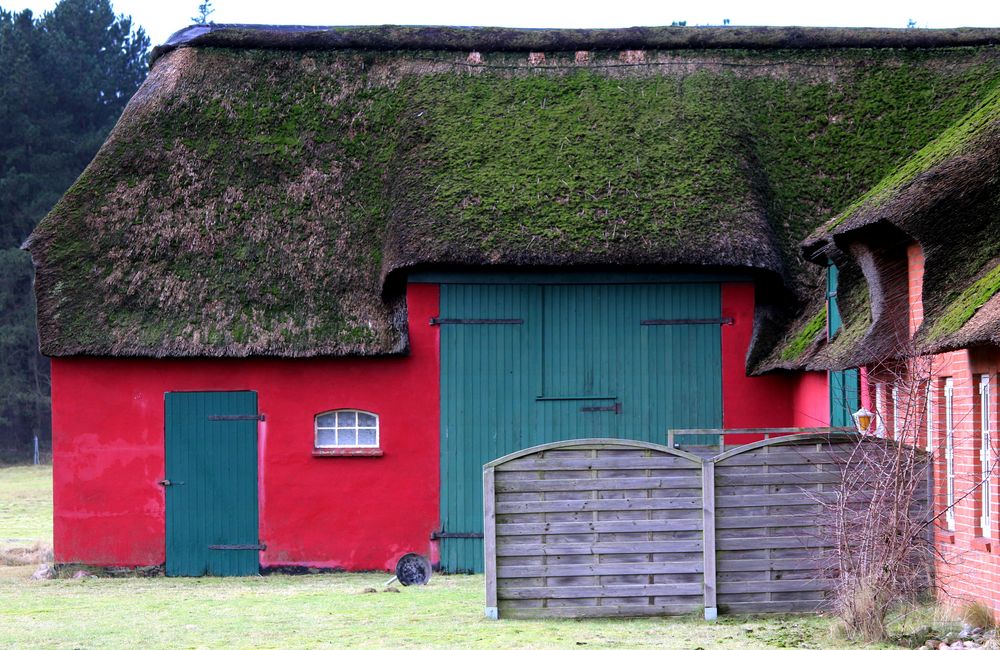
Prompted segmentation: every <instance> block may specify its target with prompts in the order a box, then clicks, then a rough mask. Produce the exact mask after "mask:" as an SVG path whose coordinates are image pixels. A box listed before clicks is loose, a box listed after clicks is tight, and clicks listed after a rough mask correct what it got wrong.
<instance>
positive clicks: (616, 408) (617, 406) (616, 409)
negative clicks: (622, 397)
mask: <svg viewBox="0 0 1000 650" xmlns="http://www.w3.org/2000/svg"><path fill="white" fill-rule="evenodd" d="M580 411H582V412H583V413H597V412H598V411H610V412H612V413H614V414H615V415H621V412H622V404H621V402H615V403H614V404H612V405H611V406H581V407H580Z"/></svg>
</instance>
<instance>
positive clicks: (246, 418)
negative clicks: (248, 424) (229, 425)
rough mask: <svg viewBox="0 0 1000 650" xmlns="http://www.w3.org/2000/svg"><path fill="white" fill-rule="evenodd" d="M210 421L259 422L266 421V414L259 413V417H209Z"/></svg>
mask: <svg viewBox="0 0 1000 650" xmlns="http://www.w3.org/2000/svg"><path fill="white" fill-rule="evenodd" d="M208 419H209V420H212V421H217V420H257V421H258V422H263V421H264V414H263V413H258V414H257V415H209V416H208Z"/></svg>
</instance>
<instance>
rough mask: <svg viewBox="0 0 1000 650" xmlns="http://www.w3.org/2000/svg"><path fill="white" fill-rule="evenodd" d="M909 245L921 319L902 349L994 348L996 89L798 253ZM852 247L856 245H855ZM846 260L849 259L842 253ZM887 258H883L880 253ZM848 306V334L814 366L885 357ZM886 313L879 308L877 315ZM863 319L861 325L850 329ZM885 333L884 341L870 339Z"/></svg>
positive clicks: (997, 308) (998, 238)
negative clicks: (918, 262)
mask: <svg viewBox="0 0 1000 650" xmlns="http://www.w3.org/2000/svg"><path fill="white" fill-rule="evenodd" d="M892 232H895V233H898V235H897V237H898V239H899V240H900V242H904V243H905V242H907V241H912V242H916V243H919V244H920V246H921V248H922V250H923V252H924V256H925V272H924V286H923V303H924V320H923V324H922V325H921V327H920V329H919V330H918V331H917V332H916V335H915V336H914V339H913V341H912V342H911V341H907V343H908V344H910V345H911V346H912V347H908V348H907V349H910V350H914V351H918V352H940V351H944V350H950V349H956V348H961V347H969V346H974V345H980V344H993V345H997V344H1000V318H997V315H998V313H1000V304H998V303H997V299H996V296H997V294H998V292H1000V86H996V85H994V87H993V90H992V91H991V92H990V93H988V94H987V95H986V96H985V97H984V99H983V100H982V101H981V102H980V103H979V104H978V105H976V106H975V107H974V108H973V109H972V110H970V111H969V112H968V113H967V114H966V115H965V116H963V117H962V118H961V119H960V120H957V121H956V122H955V123H954V124H953V125H951V126H950V127H949V128H948V129H947V130H945V131H944V132H942V133H941V134H940V135H939V136H938V137H937V138H935V139H934V140H933V141H931V142H930V143H929V144H928V145H927V146H926V147H924V148H923V149H921V150H920V151H918V152H916V153H915V154H914V155H913V156H912V157H910V158H909V159H907V160H905V161H903V162H902V164H900V165H899V166H898V167H897V168H896V169H895V170H893V171H892V172H891V173H890V174H889V175H887V176H886V177H885V178H884V179H882V180H881V181H880V182H879V183H878V184H877V185H876V186H875V187H873V188H872V189H871V190H869V191H868V192H867V193H865V194H864V195H863V196H861V197H859V198H858V200H856V201H854V202H853V203H852V204H851V205H849V206H847V208H846V209H845V210H843V211H842V212H841V213H840V214H838V215H837V216H836V217H835V218H833V219H831V220H830V221H829V222H828V223H826V224H823V225H822V226H820V227H819V228H817V229H816V231H815V232H814V233H813V234H812V235H811V236H810V237H809V238H808V239H807V240H806V242H805V243H804V250H805V251H806V255H807V256H811V257H814V258H822V257H824V256H825V255H827V254H833V255H838V254H840V255H842V256H843V252H844V251H849V250H851V248H852V247H854V248H855V250H862V251H863V250H867V249H868V248H869V247H870V246H871V244H872V243H873V242H876V241H884V240H885V239H887V238H888V239H891V238H892V235H891V234H889V235H888V236H887V233H892ZM859 245H860V246H861V247H862V248H861V249H858V248H857V247H858V246H859ZM844 257H845V259H844V260H843V263H844V264H845V265H847V266H850V265H851V264H852V263H854V262H855V260H852V259H850V258H849V257H847V256H844ZM886 259H887V261H888V262H889V263H891V262H892V260H891V257H888V258H886ZM858 307H860V309H849V310H848V312H847V314H846V315H845V318H846V320H847V321H848V322H850V323H852V324H854V325H855V327H854V330H855V332H856V336H855V337H854V338H855V340H854V341H853V342H852V343H851V344H849V345H848V344H846V343H841V344H840V345H839V346H838V349H837V350H836V351H835V352H830V351H828V352H826V353H825V354H821V355H820V357H821V361H820V362H821V363H822V364H824V365H831V366H846V365H857V363H859V359H866V358H867V357H871V356H872V355H873V354H874V355H875V356H883V357H884V356H886V355H887V351H885V350H879V349H877V347H876V346H875V345H874V343H873V335H877V334H878V333H877V331H876V330H877V329H878V322H877V320H878V319H876V322H872V321H871V318H870V317H868V315H867V312H868V311H869V307H870V305H869V304H868V303H864V304H860V305H858ZM888 316H889V313H888V312H887V317H888ZM862 321H864V322H865V323H866V324H867V326H868V328H867V330H866V328H864V327H860V326H859V325H858V323H860V322H862ZM879 338H885V337H879Z"/></svg>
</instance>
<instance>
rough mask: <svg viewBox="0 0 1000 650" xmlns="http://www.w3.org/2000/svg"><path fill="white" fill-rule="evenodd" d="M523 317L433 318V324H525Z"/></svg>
mask: <svg viewBox="0 0 1000 650" xmlns="http://www.w3.org/2000/svg"><path fill="white" fill-rule="evenodd" d="M523 324H524V319H522V318H432V319H431V325H523Z"/></svg>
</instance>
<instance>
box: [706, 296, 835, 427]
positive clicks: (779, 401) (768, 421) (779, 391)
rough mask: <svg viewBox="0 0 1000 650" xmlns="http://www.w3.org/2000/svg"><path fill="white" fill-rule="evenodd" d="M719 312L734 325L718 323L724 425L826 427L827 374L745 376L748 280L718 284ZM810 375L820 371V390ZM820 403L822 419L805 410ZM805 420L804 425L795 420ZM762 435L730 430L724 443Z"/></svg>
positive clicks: (750, 309)
mask: <svg viewBox="0 0 1000 650" xmlns="http://www.w3.org/2000/svg"><path fill="white" fill-rule="evenodd" d="M722 316H723V318H732V319H733V323H732V325H723V326H722V426H723V427H724V428H726V429H750V428H763V427H792V426H812V427H815V426H828V425H829V421H830V405H829V395H828V394H827V389H826V374H825V373H788V372H775V373H770V374H767V375H763V376H759V377H749V376H747V374H746V355H747V349H748V348H749V347H750V339H751V337H752V336H753V316H754V285H753V284H752V283H750V282H728V283H724V284H723V285H722ZM813 374H819V375H822V390H821V391H819V392H817V390H814V384H815V383H816V382H815V378H811V377H809V376H808V375H813ZM803 382H805V386H806V388H805V389H803ZM817 400H818V401H817ZM824 408H825V410H826V415H825V422H824V423H817V422H816V421H814V420H811V419H809V418H808V417H807V416H806V415H803V414H812V413H817V412H822V411H823V409H824ZM806 421H808V424H797V422H806ZM761 437H762V436H760V435H731V436H727V438H726V444H743V443H747V442H753V441H756V440H760V439H761Z"/></svg>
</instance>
